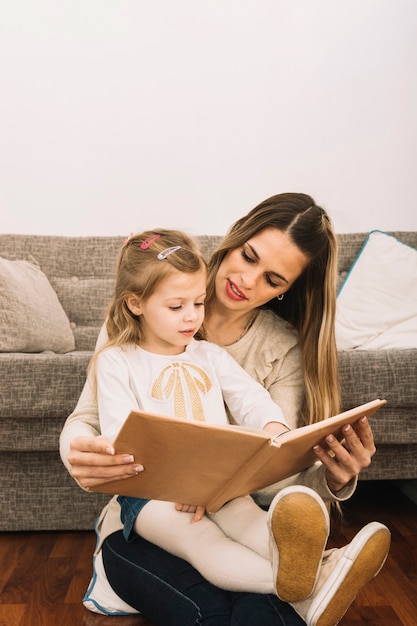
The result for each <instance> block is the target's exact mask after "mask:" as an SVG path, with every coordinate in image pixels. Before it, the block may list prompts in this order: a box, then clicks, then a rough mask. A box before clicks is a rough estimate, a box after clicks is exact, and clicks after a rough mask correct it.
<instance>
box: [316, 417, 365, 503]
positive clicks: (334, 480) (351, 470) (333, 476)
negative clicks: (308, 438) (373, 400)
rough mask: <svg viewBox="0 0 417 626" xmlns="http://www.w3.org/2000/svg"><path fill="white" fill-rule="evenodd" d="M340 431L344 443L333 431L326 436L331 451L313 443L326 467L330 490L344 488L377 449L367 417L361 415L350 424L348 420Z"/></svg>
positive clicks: (334, 490)
mask: <svg viewBox="0 0 417 626" xmlns="http://www.w3.org/2000/svg"><path fill="white" fill-rule="evenodd" d="M342 432H343V435H344V440H343V443H340V442H339V441H338V440H337V439H336V437H334V436H333V435H329V436H328V437H326V443H327V445H328V446H329V448H330V453H329V452H328V451H326V450H324V449H323V448H322V446H319V445H317V446H314V452H315V453H316V454H317V456H318V458H319V459H320V461H321V462H322V463H323V465H324V466H325V467H326V477H327V484H328V486H329V488H330V490H331V491H332V492H333V493H336V492H337V491H340V490H341V489H343V487H345V486H346V485H347V484H348V483H349V482H350V481H351V480H352V479H353V478H356V477H357V476H358V475H359V473H360V472H361V471H362V470H363V469H364V468H366V467H368V466H369V465H370V464H371V459H372V457H373V455H374V454H375V452H376V448H375V443H374V437H373V434H372V430H371V427H370V426H369V423H368V418H367V417H361V418H360V419H359V420H358V421H357V422H356V423H355V424H354V426H353V427H352V426H351V425H350V424H347V425H346V426H343V429H342Z"/></svg>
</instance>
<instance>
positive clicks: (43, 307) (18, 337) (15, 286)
mask: <svg viewBox="0 0 417 626" xmlns="http://www.w3.org/2000/svg"><path fill="white" fill-rule="evenodd" d="M74 348H75V342H74V335H73V332H72V330H71V327H70V323H69V320H68V317H67V316H66V313H65V311H64V309H63V308H62V306H61V303H60V302H59V300H58V296H57V295H56V293H55V291H54V290H53V289H52V287H51V285H50V283H49V281H48V279H47V277H46V276H45V274H44V273H43V272H42V270H41V269H40V268H39V267H38V266H36V265H34V264H33V263H30V262H29V261H24V260H16V261H9V260H7V259H4V258H1V257H0V352H43V351H44V350H51V351H52V352H69V351H71V350H74Z"/></svg>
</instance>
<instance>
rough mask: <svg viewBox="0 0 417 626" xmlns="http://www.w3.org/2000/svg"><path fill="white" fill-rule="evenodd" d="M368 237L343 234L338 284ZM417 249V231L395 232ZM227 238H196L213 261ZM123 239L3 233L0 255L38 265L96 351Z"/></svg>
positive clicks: (80, 346) (83, 343) (81, 339)
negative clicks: (211, 255)
mask: <svg viewBox="0 0 417 626" xmlns="http://www.w3.org/2000/svg"><path fill="white" fill-rule="evenodd" d="M367 234H368V233H353V234H340V235H338V242H339V280H340V282H341V280H342V279H343V277H344V276H345V275H346V273H347V272H348V271H349V269H350V267H351V265H352V263H353V261H354V260H355V258H356V256H357V254H358V253H359V251H360V249H361V247H362V245H363V243H364V241H365V239H366V237H367ZM392 234H393V235H395V236H396V237H397V238H398V239H400V240H401V241H404V242H405V243H407V244H409V245H411V246H413V247H415V248H417V232H395V233H392ZM221 239H222V237H221V236H218V235H201V236H197V237H196V240H197V242H198V244H199V245H200V247H201V249H202V251H203V253H204V254H205V256H206V257H207V258H208V257H209V256H210V254H211V253H212V252H213V250H214V248H215V247H216V246H217V245H218V244H219V242H220V241H221ZM123 241H124V238H123V237H61V236H43V235H1V234H0V256H1V257H4V258H6V259H10V260H13V259H27V260H29V261H30V260H32V261H33V262H36V263H37V264H38V265H39V267H40V268H41V270H42V271H43V272H44V273H45V274H46V276H47V277H48V280H49V282H50V283H51V285H52V287H53V288H54V289H55V291H56V293H57V295H58V298H59V300H60V302H61V304H62V306H63V308H64V310H65V312H66V314H67V316H68V318H69V320H70V323H71V327H72V329H73V332H74V336H75V345H76V350H93V349H94V346H95V342H96V339H97V336H98V333H99V330H100V328H101V326H102V324H103V321H104V318H105V312H106V308H107V305H108V303H109V301H110V299H111V296H112V291H113V285H114V272H115V265H116V259H117V255H118V253H119V250H120V248H121V246H122V245H123Z"/></svg>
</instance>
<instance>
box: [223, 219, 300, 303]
mask: <svg viewBox="0 0 417 626" xmlns="http://www.w3.org/2000/svg"><path fill="white" fill-rule="evenodd" d="M308 261H309V259H308V257H307V256H306V255H305V254H304V253H303V252H301V250H300V249H299V248H297V246H296V245H295V244H294V243H293V242H292V241H291V240H290V238H289V236H288V235H287V234H286V233H284V232H283V231H281V230H278V229H276V228H265V229H264V230H261V231H260V232H258V233H257V234H256V235H254V236H253V237H251V238H250V239H248V241H246V243H245V244H244V245H243V246H240V247H239V248H235V249H234V250H230V251H229V252H228V253H227V254H226V256H225V258H224V259H223V261H222V263H221V265H220V267H219V270H218V272H217V276H216V283H215V285H216V299H217V302H218V304H220V305H222V306H224V307H225V308H227V309H229V310H235V311H240V312H242V313H244V312H247V311H250V310H252V309H255V308H257V307H260V306H262V305H263V304H265V303H266V302H268V301H269V300H271V299H272V298H274V297H276V296H279V295H280V294H284V293H285V292H286V291H288V289H290V287H291V285H292V284H293V283H294V282H295V281H296V280H297V278H298V277H299V276H300V275H301V274H302V272H303V270H304V269H305V268H306V266H307V264H308Z"/></svg>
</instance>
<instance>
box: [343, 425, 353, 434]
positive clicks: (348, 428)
mask: <svg viewBox="0 0 417 626" xmlns="http://www.w3.org/2000/svg"><path fill="white" fill-rule="evenodd" d="M351 430H352V426H351V425H350V424H346V425H345V426H343V432H344V433H348V432H350V431H351Z"/></svg>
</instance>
